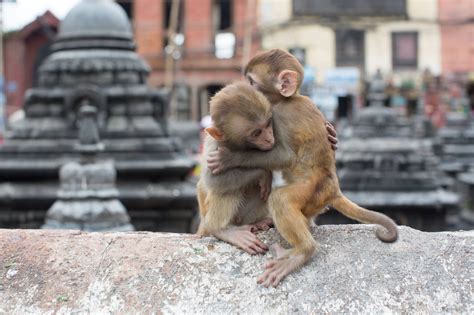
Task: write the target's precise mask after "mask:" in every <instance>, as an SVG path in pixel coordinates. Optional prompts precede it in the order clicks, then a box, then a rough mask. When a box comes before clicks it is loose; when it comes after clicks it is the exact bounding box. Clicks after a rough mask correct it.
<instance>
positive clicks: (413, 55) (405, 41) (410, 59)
mask: <svg viewBox="0 0 474 315" xmlns="http://www.w3.org/2000/svg"><path fill="white" fill-rule="evenodd" d="M392 67H393V69H403V68H408V69H413V68H414V69H416V68H417V67H418V33H417V32H396V33H392Z"/></svg>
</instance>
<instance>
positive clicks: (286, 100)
mask: <svg viewBox="0 0 474 315" xmlns="http://www.w3.org/2000/svg"><path fill="white" fill-rule="evenodd" d="M245 76H246V78H247V80H248V82H249V83H250V85H252V86H253V87H254V88H255V89H256V90H258V91H260V92H262V93H263V94H264V95H265V97H266V98H267V99H268V100H269V101H270V102H271V104H272V112H273V118H272V119H273V124H274V125H273V127H274V136H275V139H276V140H275V145H274V147H273V149H271V150H268V151H265V152H261V151H257V150H247V151H242V150H236V149H232V147H219V150H217V151H213V152H210V153H209V158H208V159H207V162H208V167H209V168H210V169H211V170H212V172H213V173H214V174H220V173H221V172H227V171H228V170H232V169H233V168H235V167H239V168H242V167H249V168H256V167H258V168H264V169H267V170H281V171H282V173H283V178H284V180H285V181H286V185H284V186H282V187H278V188H276V189H274V190H273V191H272V192H271V194H270V196H269V199H268V200H269V201H268V208H269V212H270V213H271V215H272V218H273V221H274V223H275V226H276V228H277V229H278V231H279V232H280V233H281V235H282V236H283V237H284V238H285V239H286V240H287V241H288V243H290V245H291V247H292V248H291V249H288V250H284V249H283V248H281V247H279V246H277V247H275V249H276V250H277V259H275V260H272V261H270V262H268V263H267V264H266V266H265V269H266V270H265V272H264V273H263V274H262V276H261V277H260V278H259V282H260V283H262V284H263V285H264V286H267V287H268V286H270V285H272V286H276V285H278V283H279V282H280V281H281V280H282V279H283V278H284V277H285V276H286V275H288V274H289V273H291V272H293V271H294V270H296V269H298V268H300V267H301V266H303V265H304V264H305V263H306V262H307V261H308V260H309V259H310V258H311V257H312V256H313V254H314V252H315V251H316V247H317V245H316V241H315V240H314V239H313V236H312V235H311V231H310V229H309V225H310V223H311V221H312V219H313V218H314V217H316V216H317V215H319V214H321V213H323V212H324V211H326V209H327V208H326V206H327V205H330V206H332V207H334V208H335V209H337V210H338V211H339V212H341V213H342V214H344V215H346V216H348V217H350V218H352V219H355V220H357V221H359V222H364V223H375V224H378V225H380V227H379V228H378V229H377V231H376V235H377V237H378V238H379V239H380V240H382V241H384V242H394V241H395V240H396V239H397V237H398V231H397V226H396V224H395V223H394V222H393V221H392V220H391V219H390V218H389V217H387V216H386V215H383V214H381V213H377V212H374V211H370V210H367V209H364V208H362V207H360V206H358V205H356V204H355V203H353V202H352V201H350V200H349V199H347V198H346V197H345V196H344V194H343V193H342V192H341V190H340V188H339V181H338V179H337V175H336V163H335V156H334V151H333V150H331V145H330V143H329V142H328V141H326V140H325V139H326V137H327V131H326V127H325V121H326V120H325V118H324V116H323V115H322V113H321V112H320V111H319V110H318V109H317V108H316V106H315V105H314V104H313V103H312V101H311V100H310V99H309V98H307V97H305V96H302V95H300V94H299V88H300V86H301V82H302V80H303V67H302V65H301V64H300V63H299V62H298V60H297V59H296V58H295V57H294V56H293V55H291V54H289V53H288V52H286V51H283V50H280V49H274V50H270V51H268V52H264V53H262V54H260V55H257V56H255V57H254V58H253V59H252V60H250V62H249V63H248V65H247V67H246V69H245Z"/></svg>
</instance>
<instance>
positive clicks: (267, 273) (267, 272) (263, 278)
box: [257, 270, 271, 288]
mask: <svg viewBox="0 0 474 315" xmlns="http://www.w3.org/2000/svg"><path fill="white" fill-rule="evenodd" d="M270 273H271V270H265V272H264V273H263V274H262V275H261V276H260V277H258V280H257V283H259V284H263V285H264V286H265V283H266V281H267V279H268V277H269V276H270ZM266 287H267V288H268V286H266Z"/></svg>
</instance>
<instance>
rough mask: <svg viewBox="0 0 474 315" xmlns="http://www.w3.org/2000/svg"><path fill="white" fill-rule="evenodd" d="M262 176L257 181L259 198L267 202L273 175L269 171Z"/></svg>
mask: <svg viewBox="0 0 474 315" xmlns="http://www.w3.org/2000/svg"><path fill="white" fill-rule="evenodd" d="M264 174H265V175H264V176H262V177H261V178H260V179H259V180H258V185H259V186H260V198H261V199H262V200H263V201H267V200H268V196H269V195H270V192H271V191H272V180H273V175H272V172H270V171H265V172H264Z"/></svg>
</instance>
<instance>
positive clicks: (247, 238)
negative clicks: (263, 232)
mask: <svg viewBox="0 0 474 315" xmlns="http://www.w3.org/2000/svg"><path fill="white" fill-rule="evenodd" d="M215 236H216V237H217V238H219V239H221V240H223V241H225V242H227V243H230V244H232V245H235V246H237V247H239V248H241V249H243V250H244V251H245V252H247V253H249V254H251V255H255V254H263V253H265V252H266V251H267V250H268V246H267V245H265V243H263V242H262V241H261V240H259V239H258V238H257V236H256V235H255V234H253V233H252V232H251V231H250V228H248V226H241V227H238V228H229V229H226V230H223V231H220V232H218V233H216V235H215Z"/></svg>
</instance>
